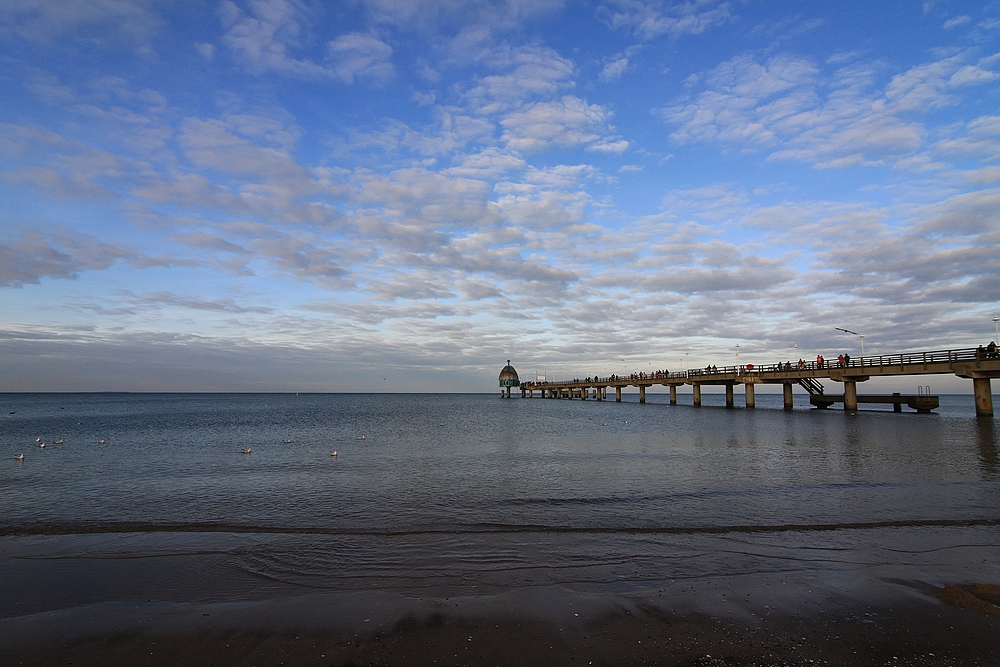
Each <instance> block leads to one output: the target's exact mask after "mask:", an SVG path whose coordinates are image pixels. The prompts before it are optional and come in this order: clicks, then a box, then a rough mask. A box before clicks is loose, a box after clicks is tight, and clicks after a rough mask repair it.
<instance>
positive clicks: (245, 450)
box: [240, 447, 250, 454]
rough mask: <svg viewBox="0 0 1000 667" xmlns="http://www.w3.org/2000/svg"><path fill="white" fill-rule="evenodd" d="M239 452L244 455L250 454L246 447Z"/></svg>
mask: <svg viewBox="0 0 1000 667" xmlns="http://www.w3.org/2000/svg"><path fill="white" fill-rule="evenodd" d="M240 451H241V452H243V453H244V454H249V453H250V448H249V447H247V448H246V449H241V450H240Z"/></svg>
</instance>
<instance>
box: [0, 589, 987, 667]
mask: <svg viewBox="0 0 1000 667" xmlns="http://www.w3.org/2000/svg"><path fill="white" fill-rule="evenodd" d="M870 583H871V586H870V587H869V588H868V589H867V590H866V591H863V592H862V591H860V590H858V589H854V590H853V591H848V590H845V589H841V590H839V591H834V590H833V589H832V588H831V587H830V586H829V582H828V581H826V582H824V581H823V579H822V577H819V578H816V579H814V580H813V581H812V582H809V581H801V580H800V581H797V582H790V581H787V580H785V581H782V578H781V577H771V578H768V577H765V578H763V580H761V581H756V582H755V581H752V580H749V579H747V580H729V579H722V580H718V579H717V580H701V581H698V582H675V583H674V584H673V585H672V586H668V587H667V588H665V589H663V590H662V591H660V592H659V594H657V595H654V596H650V595H648V594H647V595H639V596H629V595H594V594H581V593H575V592H573V591H569V590H566V589H564V588H545V589H530V590H520V591H513V592H510V593H505V594H502V595H493V596H484V597H465V598H444V599H440V598H434V599H430V598H425V599H420V598H405V597H400V596H397V595H392V594H386V593H371V594H365V593H352V594H346V595H316V594H310V595H305V596H298V597H286V598H281V599H277V600H269V601H265V602H244V603H233V602H227V603H217V604H202V605H191V604H163V603H145V602H133V603H106V604H97V605H87V606H84V607H81V608H76V609H70V610H62V611H53V612H47V613H38V614H32V615H29V616H23V617H19V618H14V619H10V618H8V619H5V620H3V621H0V646H2V649H3V652H2V655H3V657H2V659H0V664H3V665H5V666H6V665H75V666H87V665H94V666H97V665H181V664H183V665H191V666H195V665H334V666H339V665H344V666H347V665H428V666H430V665H574V666H575V665H640V664H648V665H698V666H702V667H708V666H720V667H721V666H737V665H740V666H752V665H761V666H763V665H803V666H805V665H859V666H860V665H900V666H909V665H913V666H936V665H941V666H964V665H970V666H971V665H983V666H988V665H998V664H1000V652H998V650H997V647H998V640H997V637H998V636H1000V635H998V633H1000V614H996V613H989V610H988V609H987V610H986V611H983V610H974V609H969V608H965V607H963V606H960V605H956V604H949V603H947V602H943V601H941V600H940V599H939V597H938V593H939V589H936V588H935V587H934V586H932V585H929V584H926V583H921V582H909V581H903V580H892V581H872V582H870ZM793 584H794V585H793ZM968 588H969V586H966V587H965V590H968ZM783 591H787V592H783Z"/></svg>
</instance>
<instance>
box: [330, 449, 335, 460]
mask: <svg viewBox="0 0 1000 667" xmlns="http://www.w3.org/2000/svg"><path fill="white" fill-rule="evenodd" d="M330 456H332V457H333V458H337V450H336V449H335V450H333V451H332V452H330Z"/></svg>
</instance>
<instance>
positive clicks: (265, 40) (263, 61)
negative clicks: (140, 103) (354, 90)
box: [219, 0, 393, 84]
mask: <svg viewBox="0 0 1000 667" xmlns="http://www.w3.org/2000/svg"><path fill="white" fill-rule="evenodd" d="M246 6H247V11H244V10H242V9H240V7H239V6H237V5H236V3H235V2H232V0H224V1H223V3H222V4H221V5H220V10H219V11H220V15H221V17H222V22H223V26H224V28H225V29H226V32H225V34H224V35H223V36H222V41H223V43H225V44H226V45H227V46H228V47H229V48H230V50H231V51H232V52H233V53H234V54H235V55H237V56H238V57H239V58H240V59H241V60H242V61H243V62H244V63H245V64H246V65H247V67H249V68H250V70H251V71H253V72H256V73H258V74H263V73H267V72H278V73H283V74H289V75H293V76H298V77H304V78H313V79H315V78H320V79H336V80H339V81H342V82H343V83H347V84H350V83H354V81H355V79H370V80H373V81H377V82H382V81H385V80H386V79H388V78H389V77H391V76H392V74H393V66H392V47H390V46H389V45H388V44H386V43H385V42H382V41H381V40H379V39H378V38H376V37H374V36H372V35H370V34H363V33H348V34H343V35H340V36H339V37H337V38H336V39H334V40H332V41H329V42H327V44H326V59H327V60H328V61H329V62H327V63H322V62H316V61H314V60H311V59H309V58H306V57H297V56H296V54H297V53H299V52H303V51H308V50H309V48H310V47H311V46H312V42H314V41H315V40H314V38H313V37H312V35H311V34H310V31H311V29H312V25H313V23H314V22H315V17H314V15H313V14H314V11H313V9H312V7H311V6H310V5H307V4H306V3H305V2H302V1H300V0H248V2H247V3H246Z"/></svg>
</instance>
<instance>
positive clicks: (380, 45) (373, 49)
mask: <svg viewBox="0 0 1000 667" xmlns="http://www.w3.org/2000/svg"><path fill="white" fill-rule="evenodd" d="M327 47H328V50H329V54H330V59H331V60H332V61H333V66H332V68H333V71H334V72H335V74H336V76H337V77H338V78H339V79H340V80H341V81H343V82H344V83H353V82H354V79H355V78H368V79H373V80H376V81H385V80H386V79H388V78H390V77H391V76H392V74H393V66H392V47H391V46H389V45H388V44H386V43H385V42H383V41H381V40H379V39H377V38H376V37H372V36H371V35H364V34H360V33H352V34H349V35H341V36H340V37H338V38H337V39H335V40H333V41H332V42H330V43H329V44H328V45H327Z"/></svg>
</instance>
